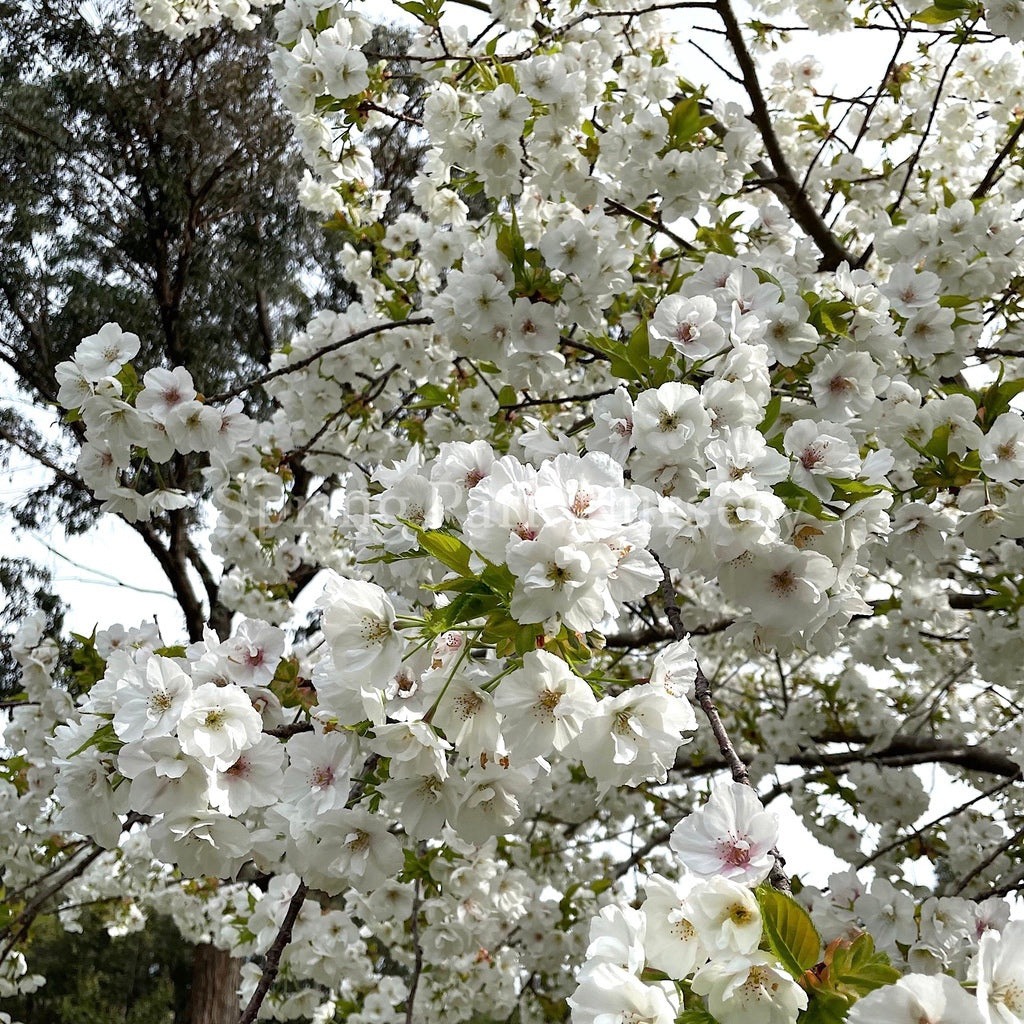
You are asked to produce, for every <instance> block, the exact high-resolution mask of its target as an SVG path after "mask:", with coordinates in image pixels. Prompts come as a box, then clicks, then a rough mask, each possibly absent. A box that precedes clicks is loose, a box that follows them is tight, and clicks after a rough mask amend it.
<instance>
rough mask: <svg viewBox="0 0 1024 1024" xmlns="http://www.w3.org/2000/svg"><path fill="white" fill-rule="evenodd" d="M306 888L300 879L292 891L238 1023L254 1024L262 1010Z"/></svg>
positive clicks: (278, 969)
mask: <svg viewBox="0 0 1024 1024" xmlns="http://www.w3.org/2000/svg"><path fill="white" fill-rule="evenodd" d="M306 888H307V887H306V883H305V882H303V881H301V880H300V881H299V884H298V886H297V887H296V889H295V892H294V893H292V898H291V899H290V900H289V901H288V910H287V911H286V912H285V915H284V920H283V921H282V922H281V927H280V928H279V929H278V930H277V935H276V936H275V937H274V941H273V942H272V943H271V944H270V949H268V950H267V955H266V959H265V960H264V962H263V974H261V975H260V980H259V984H257V986H256V991H255V992H253V994H252V997H251V998H250V999H249V1002H248V1004H247V1005H246V1007H245V1009H244V1010H243V1011H242V1016H241V1017H239V1018H238V1024H252V1022H253V1021H254V1020H255V1019H256V1015H257V1014H258V1013H259V1012H260V1007H261V1006H262V1005H263V1000H264V999H266V998H267V993H268V992H269V991H270V986H271V985H273V984H274V979H275V978H276V977H277V973H278V971H280V969H281V957H282V955H283V954H284V951H285V947H286V946H287V945H288V943H289V942H291V940H292V929H293V928H294V927H295V922H296V920H297V919H298V916H299V911H300V910H301V909H302V904H303V903H304V902H305V899H306Z"/></svg>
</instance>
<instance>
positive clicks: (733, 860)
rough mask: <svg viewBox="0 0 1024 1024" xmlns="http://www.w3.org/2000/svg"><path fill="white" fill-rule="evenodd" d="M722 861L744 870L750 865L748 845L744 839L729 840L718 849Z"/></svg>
mask: <svg viewBox="0 0 1024 1024" xmlns="http://www.w3.org/2000/svg"><path fill="white" fill-rule="evenodd" d="M719 852H720V855H721V857H722V860H723V861H724V862H725V863H726V864H731V865H732V866H733V867H735V868H744V867H746V866H747V865H748V864H749V863H750V854H751V849H750V843H748V842H747V841H746V840H745V839H731V840H729V841H728V842H723V843H722V844H721V845H720V847H719Z"/></svg>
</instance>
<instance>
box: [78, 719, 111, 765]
mask: <svg viewBox="0 0 1024 1024" xmlns="http://www.w3.org/2000/svg"><path fill="white" fill-rule="evenodd" d="M123 746H124V743H123V742H122V741H121V740H119V739H118V738H117V734H116V733H115V732H114V723H113V722H107V723H106V724H105V725H101V726H100V727H99V728H98V729H97V730H96V731H95V732H94V733H93V734H92V736H90V737H89V738H88V739H87V740H86V741H85V742H84V743H83V744H82V745H81V746H80V747H79V748H78V749H77V750H74V751H72V752H71V754H70V755H69V756H70V757H77V756H78V755H79V754H81V753H82V751H83V750H88V749H89V748H90V747H95V748H96V749H97V750H99V751H100V752H101V753H103V754H116V753H117V752H118V751H119V750H120V749H121V748H122V747H123Z"/></svg>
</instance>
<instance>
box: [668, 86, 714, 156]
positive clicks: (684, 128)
mask: <svg viewBox="0 0 1024 1024" xmlns="http://www.w3.org/2000/svg"><path fill="white" fill-rule="evenodd" d="M707 124H708V118H706V117H705V116H703V115H702V114H701V112H700V106H699V105H698V104H697V101H696V100H695V99H694V98H693V97H692V96H691V97H689V98H688V99H685V100H680V101H679V102H678V103H677V104H676V105H675V106H674V107H673V108H672V112H671V113H670V114H669V115H668V133H667V135H668V143H669V148H670V149H682V148H683V147H684V146H685V145H686V144H687V143H688V142H689V141H690V139H692V138H693V136H694V135H696V134H697V132H699V131H700V130H701V128H703V127H705V125H707Z"/></svg>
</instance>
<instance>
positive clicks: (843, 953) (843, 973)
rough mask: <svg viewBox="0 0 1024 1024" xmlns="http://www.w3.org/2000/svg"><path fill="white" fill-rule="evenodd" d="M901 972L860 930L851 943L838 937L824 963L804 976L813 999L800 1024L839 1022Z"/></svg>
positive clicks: (827, 947)
mask: <svg viewBox="0 0 1024 1024" xmlns="http://www.w3.org/2000/svg"><path fill="white" fill-rule="evenodd" d="M899 978H900V972H899V971H897V970H896V968H895V967H893V966H892V964H891V963H890V962H889V958H888V956H886V955H885V953H878V952H876V951H875V943H874V940H873V939H872V938H871V936H870V935H869V934H868V933H867V932H861V934H860V935H858V936H857V938H855V939H854V940H853V941H852V942H850V941H849V940H848V939H835V940H834V941H832V942H830V943H829V944H828V946H826V948H825V953H824V956H823V958H822V961H821V963H817V964H815V965H814V966H813V967H812V968H811V969H809V970H808V971H806V972H805V973H804V975H803V979H802V981H803V985H804V987H805V988H806V989H807V990H808V992H809V993H810V996H811V999H810V1004H809V1005H808V1007H807V1010H806V1011H805V1012H804V1013H803V1014H801V1016H800V1021H801V1024H807V1022H810V1024H837V1022H839V1021H842V1020H844V1019H845V1017H846V1011H847V1009H848V1008H849V1007H850V1006H851V1005H852V1004H853V1003H855V1002H856V1001H857V1000H858V999H860V998H861V997H863V996H866V995H867V994H868V993H869V992H874V991H875V989H878V988H882V987H883V986H884V985H892V984H894V983H895V982H896V981H897V980H898V979H899Z"/></svg>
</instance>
